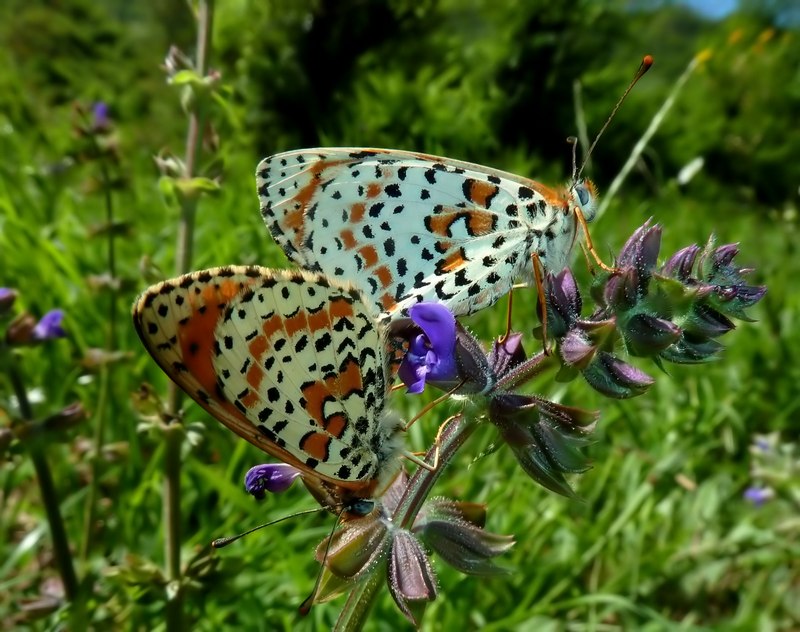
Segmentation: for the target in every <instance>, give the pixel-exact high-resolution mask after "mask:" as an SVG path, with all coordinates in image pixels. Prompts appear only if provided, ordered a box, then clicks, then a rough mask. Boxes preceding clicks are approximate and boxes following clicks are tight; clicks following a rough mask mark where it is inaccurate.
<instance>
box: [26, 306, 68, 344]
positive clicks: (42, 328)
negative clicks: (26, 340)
mask: <svg viewBox="0 0 800 632" xmlns="http://www.w3.org/2000/svg"><path fill="white" fill-rule="evenodd" d="M63 320H64V311H63V310H60V309H51V310H50V311H49V312H47V313H46V314H45V315H44V316H42V318H41V319H40V320H39V322H38V323H36V326H35V327H34V328H33V335H32V339H33V340H36V341H44V340H51V339H53V338H63V337H64V336H66V335H67V334H66V332H65V331H64V329H63V328H62V327H61V322H62V321H63Z"/></svg>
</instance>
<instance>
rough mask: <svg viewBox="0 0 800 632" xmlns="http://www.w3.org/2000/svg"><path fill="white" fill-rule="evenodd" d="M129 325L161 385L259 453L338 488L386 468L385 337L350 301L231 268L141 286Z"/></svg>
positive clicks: (315, 278) (320, 285)
mask: <svg viewBox="0 0 800 632" xmlns="http://www.w3.org/2000/svg"><path fill="white" fill-rule="evenodd" d="M133 317H134V323H135V325H136V329H137V331H138V333H139V336H140V337H141V339H142V342H143V343H144V345H145V347H146V348H147V350H148V351H149V352H150V354H151V355H152V356H153V358H154V359H155V360H156V362H158V364H159V365H160V366H161V368H162V369H163V370H164V371H165V372H166V373H167V375H168V376H169V377H170V378H171V379H172V380H173V381H174V382H176V383H177V384H178V386H180V387H181V388H182V389H183V390H184V391H186V392H187V393H188V394H189V395H190V396H191V397H192V398H193V399H194V400H195V401H197V402H198V403H199V404H200V405H201V406H202V407H203V408H204V409H206V410H207V411H208V412H209V413H210V414H211V415H212V416H213V417H215V418H217V419H218V420H219V421H221V422H222V423H223V424H225V425H226V426H227V427H228V428H229V429H231V430H233V431H234V432H235V433H236V434H238V435H239V436H240V437H242V438H244V439H246V440H247V441H249V442H250V443H252V444H253V445H255V446H257V447H259V448H261V449H262V450H264V451H265V452H267V453H269V454H271V455H273V456H275V457H276V458H278V459H280V460H282V461H284V462H287V463H290V464H292V465H294V466H296V467H298V468H300V469H302V470H304V471H306V472H309V473H313V474H314V475H315V476H318V477H320V478H321V479H323V480H326V481H329V482H332V483H334V484H335V485H337V486H340V487H344V488H348V489H361V488H366V487H368V486H370V485H371V484H373V483H374V481H375V479H376V478H377V477H378V476H379V475H381V474H382V473H383V472H382V470H384V469H385V466H386V463H387V461H389V460H390V459H393V457H394V450H395V449H396V446H395V435H396V432H397V428H396V425H393V422H391V418H390V417H387V416H386V414H385V412H384V403H385V399H386V396H387V392H388V391H387V389H388V384H387V379H386V375H387V373H386V371H387V369H386V362H387V359H386V354H385V351H384V349H385V339H384V338H385V336H384V334H383V332H382V330H380V329H379V328H378V327H377V326H376V325H375V323H374V321H373V319H372V318H371V316H370V314H369V312H368V311H367V309H366V308H365V306H364V304H363V302H362V300H361V295H360V294H359V293H358V292H357V291H355V290H353V289H349V288H346V287H343V286H341V285H338V284H335V283H330V282H329V281H328V280H327V279H326V278H325V277H323V276H320V275H314V274H309V273H303V272H292V271H277V270H276V271H273V270H267V269H265V268H259V267H233V266H232V267H224V268H215V269H211V270H204V271H200V272H194V273H191V274H187V275H184V276H182V277H179V278H177V279H174V280H170V281H165V282H163V283H160V284H158V285H155V286H153V287H151V288H150V289H148V290H146V291H145V292H144V293H143V294H142V296H141V297H140V298H139V299H138V301H137V303H136V305H135V306H134V312H133ZM394 460H395V461H396V459H394Z"/></svg>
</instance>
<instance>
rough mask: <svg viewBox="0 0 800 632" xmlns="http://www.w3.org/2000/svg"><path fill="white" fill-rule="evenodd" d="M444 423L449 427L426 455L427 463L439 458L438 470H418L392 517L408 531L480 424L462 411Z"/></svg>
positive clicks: (409, 482)
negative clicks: (446, 469) (460, 449)
mask: <svg viewBox="0 0 800 632" xmlns="http://www.w3.org/2000/svg"><path fill="white" fill-rule="evenodd" d="M444 423H445V424H447V425H446V426H445V427H444V429H443V430H442V432H441V434H440V435H439V439H438V441H437V442H435V443H434V444H433V445H432V446H431V448H430V449H429V450H428V452H427V453H426V454H425V462H426V463H434V462H436V460H437V459H438V464H437V467H436V468H435V469H430V470H429V469H426V468H424V467H419V468H417V471H416V472H414V474H413V475H412V476H411V478H410V479H409V481H408V485H406V489H405V491H404V492H403V497H402V498H401V499H400V502H399V503H398V505H397V509H396V510H395V512H394V516H392V521H393V522H394V523H395V524H397V525H400V527H402V528H408V527H410V526H411V525H413V524H414V520H415V519H416V517H417V514H418V513H419V510H420V509H421V508H422V505H423V503H424V502H425V499H426V498H427V497H428V494H429V493H430V491H431V488H432V487H433V485H434V483H436V481H437V480H438V479H439V476H441V475H442V472H444V470H445V468H446V467H447V464H448V463H449V462H450V460H451V459H452V458H453V456H455V453H456V452H457V451H458V450H459V448H461V446H462V445H464V442H465V441H466V440H467V439H468V438H469V436H470V435H471V434H472V433H473V432H474V431H475V428H477V427H478V424H477V421H476V420H475V419H473V418H472V417H468V416H466V415H465V414H464V413H463V412H462V413H459V414H458V415H455V416H454V417H451V418H450V419H449V420H447V421H445V422H444Z"/></svg>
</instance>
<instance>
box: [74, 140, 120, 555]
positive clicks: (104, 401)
mask: <svg viewBox="0 0 800 632" xmlns="http://www.w3.org/2000/svg"><path fill="white" fill-rule="evenodd" d="M91 139H92V144H93V145H94V149H95V152H96V154H97V155H98V156H99V161H100V177H101V180H102V185H103V191H104V193H105V207H106V230H107V233H106V234H107V235H108V251H107V266H108V275H109V279H110V284H109V286H108V292H109V296H108V331H107V333H106V351H109V352H113V351H114V350H116V348H117V261H116V244H115V242H114V234H115V231H114V199H113V197H112V196H111V177H110V176H109V173H108V165H107V164H106V159H105V156H104V155H103V153H102V151H101V148H100V145H99V143H98V142H97V138H96V137H95V136H94V135H92V136H91ZM111 372H112V365H110V364H108V363H103V364H102V365H101V367H100V389H99V393H98V396H97V415H96V417H95V425H94V437H93V438H92V444H93V450H92V462H91V467H92V476H91V479H90V481H89V493H88V494H87V498H86V510H85V513H84V520H83V528H84V532H83V542H82V544H81V554H80V559H81V560H82V561H84V562H85V561H86V560H87V558H88V556H89V549H90V548H91V543H92V541H93V539H94V537H93V536H94V522H95V510H96V505H97V493H98V488H99V485H100V453H101V451H102V449H103V441H104V440H105V426H106V420H107V419H109V418H111V419H113V418H114V409H115V405H114V398H113V397H109V391H110V388H111V382H112V379H111Z"/></svg>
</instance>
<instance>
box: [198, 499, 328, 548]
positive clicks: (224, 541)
mask: <svg viewBox="0 0 800 632" xmlns="http://www.w3.org/2000/svg"><path fill="white" fill-rule="evenodd" d="M319 511H325V507H317V508H316V509H304V510H303V511H298V512H296V513H293V514H289V515H288V516H283V517H282V518H278V519H277V520H271V521H270V522H265V523H264V524H260V525H258V526H257V527H253V528H252V529H248V530H247V531H245V532H244V533H240V534H239V535H234V536H230V537H228V538H217V539H216V540H214V541H213V542H212V543H211V546H212V547H213V548H215V549H221V548H222V547H224V546H228V545H229V544H231V543H233V542H236V540H238V539H239V538H243V537H244V536H246V535H250V534H251V533H253V532H254V531H258V530H259V529H263V528H264V527H270V526H272V525H274V524H278V523H279V522H283V521H284V520H288V519H289V518H295V517H297V516H302V515H305V514H310V513H317V512H319Z"/></svg>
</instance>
